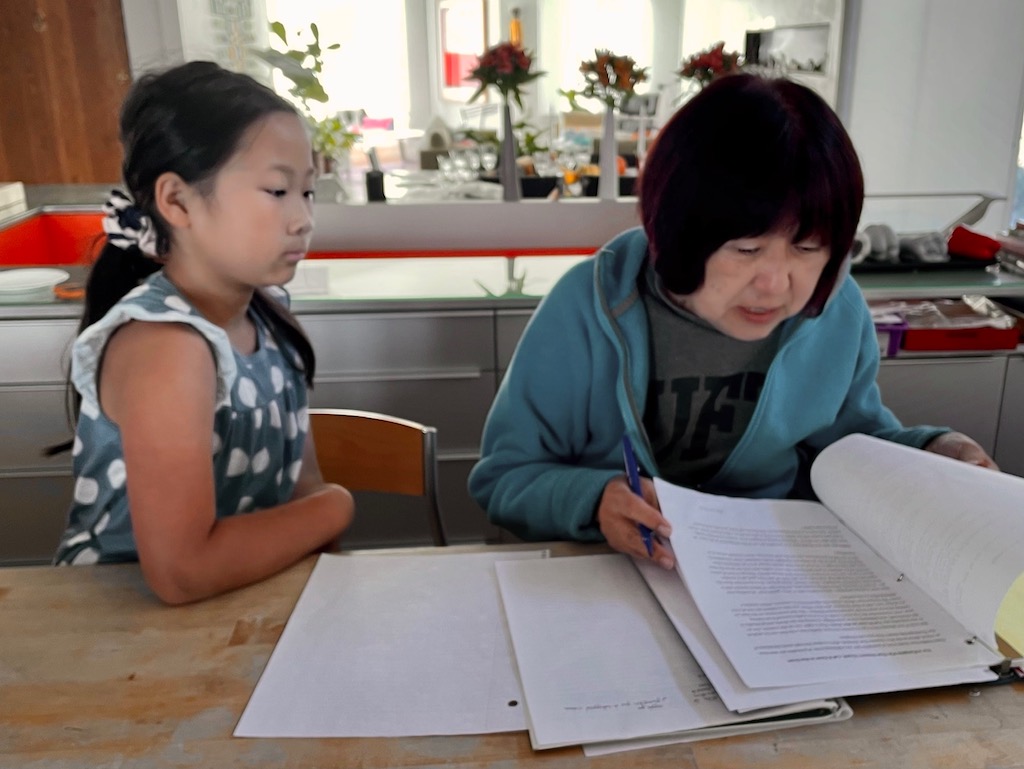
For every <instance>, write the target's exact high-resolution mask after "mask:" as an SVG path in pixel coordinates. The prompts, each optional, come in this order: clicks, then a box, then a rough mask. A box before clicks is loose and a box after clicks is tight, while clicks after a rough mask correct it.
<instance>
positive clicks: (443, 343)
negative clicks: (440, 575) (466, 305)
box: [300, 309, 498, 546]
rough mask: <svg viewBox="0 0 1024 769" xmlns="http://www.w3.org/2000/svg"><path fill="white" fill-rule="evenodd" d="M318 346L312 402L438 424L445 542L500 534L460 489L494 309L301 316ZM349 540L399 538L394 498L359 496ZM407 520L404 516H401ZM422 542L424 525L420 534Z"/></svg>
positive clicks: (474, 443) (473, 447) (490, 379)
mask: <svg viewBox="0 0 1024 769" xmlns="http://www.w3.org/2000/svg"><path fill="white" fill-rule="evenodd" d="M300 320H301V322H302V325H303V328H305V330H306V332H307V334H309V336H310V339H311V340H312V342H313V345H314V348H315V349H316V353H317V374H316V378H315V380H314V381H315V386H314V388H313V392H312V393H311V395H310V403H311V404H312V405H313V406H316V407H323V408H353V409H364V410H367V411H380V412H384V413H388V414H393V415H395V416H399V417H403V418H405V419H412V420H415V421H417V422H422V423H423V424H427V425H431V426H433V427H435V428H437V438H438V476H439V477H438V486H439V495H440V503H441V513H442V516H443V518H444V525H445V530H446V532H447V534H448V538H449V540H450V541H451V542H480V541H497V539H498V528H497V527H496V526H493V525H492V524H490V523H489V522H488V521H487V516H486V515H485V513H484V511H483V510H481V509H480V507H479V506H478V505H477V504H476V503H475V502H474V501H473V500H472V499H471V498H470V496H469V493H468V492H467V491H466V479H467V477H468V475H469V471H470V469H471V468H472V466H473V464H474V463H475V461H476V460H477V459H478V458H479V456H480V435H481V433H482V432H483V423H484V419H485V417H486V416H487V410H488V409H489V408H490V405H491V401H492V399H493V398H494V392H495V382H496V372H495V351H494V345H495V343H494V338H495V332H494V313H493V311H490V310H486V311H466V312H395V313H352V314H324V315H315V314H301V309H300ZM358 503H359V504H358V506H357V509H358V512H357V518H358V520H357V523H356V525H355V526H354V527H353V530H352V532H351V536H350V537H347V538H346V539H347V541H348V542H349V543H350V544H353V545H355V544H358V545H370V546H373V545H389V544H405V543H406V536H407V533H408V532H407V531H406V529H403V528H402V522H401V521H400V520H396V519H395V517H394V515H393V513H394V511H395V510H399V509H400V508H402V507H403V506H404V503H403V501H402V500H398V499H393V498H383V497H380V498H364V499H359V500H358ZM411 517H412V519H413V520H414V521H416V520H417V517H416V516H415V515H413V516H411ZM408 519H409V518H408V517H407V518H406V520H408ZM420 541H422V542H428V541H429V532H427V531H426V530H425V529H424V531H423V532H422V539H421V540H420Z"/></svg>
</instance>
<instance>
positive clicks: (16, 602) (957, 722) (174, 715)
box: [0, 544, 1024, 769]
mask: <svg viewBox="0 0 1024 769" xmlns="http://www.w3.org/2000/svg"><path fill="white" fill-rule="evenodd" d="M552 547H553V549H554V551H555V554H558V555H570V554H578V553H590V552H603V549H596V548H595V547H590V546H582V545H566V544H560V545H554V546H552ZM479 549H480V547H453V548H448V549H447V551H448V552H458V551H467V550H479ZM374 552H381V551H374ZM405 552H416V553H422V552H424V550H421V549H416V550H407V551H405ZM353 557H358V554H353ZM313 563H314V559H313V558H308V559H306V560H305V561H303V562H301V563H300V564H298V565H296V566H295V567H293V568H291V569H289V570H288V571H286V572H284V573H282V574H280V575H278V576H276V577H274V578H271V579H269V580H267V581H265V582H263V583H261V584H259V585H254V586H252V587H250V588H246V589H243V590H238V591H236V592H234V593H231V594H229V595H225V596H221V597H219V598H215V599H211V600H208V601H205V602H203V603H200V604H197V605H192V606H185V607H177V608H170V607H166V606H163V605H161V604H160V603H159V602H158V601H157V600H156V599H155V598H154V597H153V596H152V595H151V594H150V592H149V591H148V590H147V588H146V586H145V583H144V582H143V580H142V577H141V574H140V572H139V569H138V567H137V566H134V565H125V566H102V567H72V568H63V569H56V568H51V567H19V568H7V569H0V767H3V769H7V768H11V769H13V768H14V767H17V768H18V769H23V768H31V769H50V768H51V767H109V768H111V769H113V768H115V767H116V768H117V769H128V768H129V767H140V768H141V767H145V768H146V769H160V768H162V767H189V769H196V768H197V767H199V768H212V769H229V767H246V768H247V769H258V768H259V767H274V768H275V769H285V768H286V767H360V768H361V769H378V768H380V769H385V768H387V769H395V768H397V767H419V768H420V769H427V768H429V767H441V766H445V767H461V768H463V769H468V768H469V767H496V768H497V769H514V768H516V767H581V768H582V767H586V768H587V769H611V768H613V767H614V768H615V769H619V768H620V767H624V768H627V769H628V768H630V767H637V768H638V769H639V768H640V767H643V768H644V769H648V768H650V767H672V768H673V769H687V768H692V767H708V768H709V769H710V768H712V767H714V768H716V769H724V768H725V767H774V768H776V769H799V768H800V767H830V768H834V767H846V766H849V767H858V769H866V768H869V767H884V768H885V769H894V768H895V767H899V768H900V769H915V768H917V767H920V768H921V769H935V768H936V767H948V768H950V769H954V768H955V769H975V768H981V767H1000V768H1001V769H1002V768H1005V767H1024V686H1022V685H1019V684H1016V685H1004V686H990V687H969V686H966V687H953V688H947V689H939V690H929V691H921V692H916V693H908V694H898V695H882V696H872V697H855V698H852V699H851V700H850V703H851V705H852V706H853V709H854V717H853V718H852V719H851V720H849V721H845V722H842V723H838V724H829V725H823V726H809V727H802V728H796V729H784V730H780V731H777V732H767V733H764V734H758V735H747V736H742V737H731V738H723V739H718V740H712V741H705V742H698V743H693V744H690V745H675V746H670V747H664V748H655V749H648V750H640V751H631V752H628V753H620V754H617V755H611V756H606V757H600V758H592V759H587V758H585V757H584V756H583V753H582V751H581V750H580V748H578V747H574V748H564V749H558V750H552V751H543V752H534V751H533V750H532V749H531V748H530V742H529V738H528V737H527V734H526V733H525V732H515V733H506V734H492V735H484V736H467V737H411V738H404V739H241V738H234V737H232V736H231V733H232V731H233V730H234V727H235V723H236V721H237V720H238V718H239V716H240V715H241V713H242V710H243V708H244V707H245V704H246V702H247V701H248V699H249V696H250V694H251V693H252V691H253V688H254V686H255V685H256V681H257V679H258V678H259V676H260V673H261V672H262V670H263V667H264V665H265V664H266V662H267V660H268V658H269V657H270V653H271V651H272V650H273V648H274V644H275V642H276V641H277V639H278V637H279V635H280V633H281V631H282V629H283V628H284V625H285V623H286V622H287V620H288V616H289V613H290V612H291V610H292V607H293V606H294V604H295V601H296V599H297V598H298V596H299V593H300V592H301V591H302V588H303V585H304V584H305V582H306V578H307V577H308V575H309V573H310V570H311V569H312V567H313Z"/></svg>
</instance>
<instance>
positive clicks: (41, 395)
mask: <svg viewBox="0 0 1024 769" xmlns="http://www.w3.org/2000/svg"><path fill="white" fill-rule="evenodd" d="M65 392H66V391H65V388H64V385H60V384H48V385H36V386H34V387H28V386H25V387H19V386H14V387H0V424H2V425H3V427H2V428H0V435H2V439H0V470H3V469H7V468H43V467H70V466H71V452H70V451H66V452H64V453H63V454H59V455H57V456H56V457H44V456H43V454H42V451H43V449H45V448H46V447H47V446H52V445H54V444H55V443H62V442H64V441H66V440H68V439H69V438H71V437H72V435H73V434H74V433H73V431H72V429H71V427H70V425H69V424H68V418H67V415H66V413H65V407H64V398H65Z"/></svg>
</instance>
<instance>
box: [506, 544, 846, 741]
mask: <svg viewBox="0 0 1024 769" xmlns="http://www.w3.org/2000/svg"><path fill="white" fill-rule="evenodd" d="M496 569H497V572H498V581H499V584H500V587H501V598H502V601H503V603H504V606H505V613H506V616H507V617H508V625H509V631H510V633H511V636H512V645H513V648H514V649H515V657H516V662H517V665H518V668H519V674H520V678H521V680H522V683H523V693H524V695H525V696H526V704H527V713H528V716H529V721H530V738H531V742H532V743H533V746H534V747H535V748H538V749H541V748H553V747H558V746H561V745H576V744H585V743H589V742H598V741H600V742H606V741H608V740H622V739H631V738H635V737H645V736H649V735H655V734H658V735H664V734H667V733H672V732H679V731H681V730H688V729H697V728H702V727H708V726H714V725H720V724H730V723H737V722H743V721H746V720H749V719H750V718H751V717H754V716H753V715H752V714H748V715H747V716H745V717H744V716H738V715H736V714H735V713H731V712H729V710H728V709H727V708H726V707H725V706H724V705H723V704H722V702H721V700H720V699H719V697H718V695H717V694H716V693H715V690H714V689H713V688H712V686H711V685H710V684H709V683H708V681H707V679H706V678H705V677H704V675H703V673H702V672H701V670H700V668H699V667H698V666H697V663H696V662H695V661H694V659H693V657H692V656H691V655H690V653H689V652H688V651H687V650H686V646H685V645H684V644H683V643H682V641H681V639H680V638H679V635H678V634H677V633H676V631H675V630H674V629H673V627H672V625H671V624H670V623H669V622H668V620H667V619H666V617H665V614H664V613H663V612H662V610H661V608H660V607H659V605H658V603H657V601H656V600H655V599H654V596H653V595H652V594H651V592H650V591H649V590H648V589H647V587H646V586H645V584H644V582H643V580H642V579H641V577H640V575H639V573H638V572H637V571H636V568H635V567H634V565H633V563H632V562H631V561H630V559H629V558H628V557H627V556H625V555H621V554H611V555H594V556H580V557H575V558H552V559H549V560H545V561H542V562H529V563H527V562H516V561H503V562H500V563H498V564H496ZM676 579H677V578H676ZM825 708H836V709H838V705H837V703H827V704H824V703H816V704H810V705H806V706H804V707H789V708H781V709H776V710H772V711H764V712H761V713H759V714H758V717H766V716H772V715H782V714H788V713H793V712H798V711H802V710H808V709H812V710H816V711H817V714H818V715H819V717H820V714H821V713H820V711H821V710H822V709H825ZM620 749H621V746H620Z"/></svg>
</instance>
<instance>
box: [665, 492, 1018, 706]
mask: <svg viewBox="0 0 1024 769" xmlns="http://www.w3.org/2000/svg"><path fill="white" fill-rule="evenodd" d="M655 484H656V488H657V491H658V499H659V501H660V502H661V509H662V513H663V514H664V515H665V516H666V517H667V518H668V520H669V521H670V522H671V524H672V529H673V530H672V538H671V541H672V548H673V550H674V551H675V553H676V555H677V564H678V567H679V570H680V573H681V574H682V576H683V579H684V581H685V583H686V585H687V587H688V588H689V590H690V594H691V595H692V596H693V599H694V602H695V603H696V605H697V606H698V608H699V609H700V612H701V614H702V616H703V617H704V620H705V621H706V622H707V624H708V626H709V627H710V628H711V630H712V632H713V634H714V636H715V638H716V639H717V641H718V642H719V644H721V646H722V648H723V649H724V650H725V652H726V654H727V655H728V657H729V660H730V662H731V663H732V665H733V667H734V668H735V669H736V671H737V673H739V675H740V678H741V679H742V680H743V682H744V684H746V685H747V686H749V687H761V686H765V687H780V686H793V685H802V684H814V683H822V682H826V681H835V680H838V679H844V678H861V677H865V678H866V677H892V676H898V675H900V674H903V673H921V672H928V671H930V672H935V671H941V670H954V669H961V670H967V669H971V668H977V667H981V666H984V665H986V664H987V665H992V664H996V663H997V662H998V661H999V659H1000V658H999V657H998V656H996V655H994V654H992V653H991V652H990V651H989V650H987V649H985V648H984V647H982V646H981V644H977V643H971V642H970V639H971V638H972V634H971V633H970V632H968V631H967V630H965V629H964V627H963V626H962V625H960V624H959V623H958V622H956V621H955V620H954V619H953V618H952V617H951V616H950V615H949V614H948V613H947V612H946V611H945V610H943V609H942V607H940V606H939V605H938V604H937V603H935V602H934V601H933V600H932V599H931V598H929V597H928V596H927V595H925V593H924V592H922V591H921V590H920V588H918V587H917V586H915V585H914V584H912V583H911V582H910V581H909V580H905V579H901V578H900V575H899V571H898V570H896V569H895V568H894V567H893V566H891V565H889V564H886V563H885V562H884V561H883V560H882V559H881V558H880V557H879V556H878V555H877V554H876V553H875V552H873V551H872V550H871V549H869V548H868V547H867V545H865V544H864V543H863V542H862V541H861V540H860V539H858V538H857V537H856V536H854V535H853V534H852V533H851V532H850V531H849V530H848V529H847V528H846V527H845V526H843V524H842V523H841V522H840V521H839V520H838V519H837V518H836V517H835V516H834V515H832V513H830V512H829V511H828V510H827V509H826V508H825V507H823V506H822V505H819V504H817V503H812V502H798V501H788V500H765V499H758V500H752V499H737V498H731V497H721V496H715V495H710V494H702V493H700V492H696V491H693V490H692V489H685V488H682V487H679V486H673V485H672V484H669V483H665V482H664V481H661V480H660V479H657V480H656V481H655Z"/></svg>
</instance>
